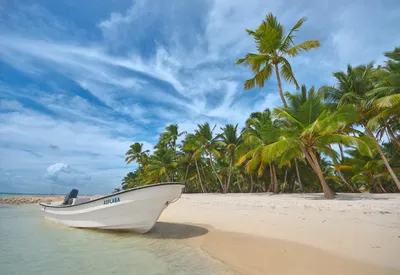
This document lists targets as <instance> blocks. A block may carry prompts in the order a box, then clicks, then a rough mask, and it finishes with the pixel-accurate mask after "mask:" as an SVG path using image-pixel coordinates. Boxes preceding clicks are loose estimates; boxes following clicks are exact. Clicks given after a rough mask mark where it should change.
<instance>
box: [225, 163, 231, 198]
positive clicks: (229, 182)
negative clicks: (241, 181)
mask: <svg viewBox="0 0 400 275" xmlns="http://www.w3.org/2000/svg"><path fill="white" fill-rule="evenodd" d="M232 166H233V158H232V157H231V163H230V164H229V175H228V183H227V185H226V190H225V193H227V192H228V190H229V185H230V184H231V176H232Z"/></svg>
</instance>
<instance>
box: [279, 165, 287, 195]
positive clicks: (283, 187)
mask: <svg viewBox="0 0 400 275" xmlns="http://www.w3.org/2000/svg"><path fill="white" fill-rule="evenodd" d="M287 171H288V169H287V168H286V171H285V180H284V182H283V186H282V190H281V193H284V192H285V188H286V184H287Z"/></svg>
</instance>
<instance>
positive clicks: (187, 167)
mask: <svg viewBox="0 0 400 275" xmlns="http://www.w3.org/2000/svg"><path fill="white" fill-rule="evenodd" d="M190 160H192V159H190ZM189 167H190V162H189V163H188V165H187V166H186V172H185V179H184V182H185V188H186V185H187V182H186V181H187V177H188V174H189Z"/></svg>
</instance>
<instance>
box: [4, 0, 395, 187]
mask: <svg viewBox="0 0 400 275" xmlns="http://www.w3.org/2000/svg"><path fill="white" fill-rule="evenodd" d="M382 3H383V1H358V0H355V1H341V0H338V1H311V0H309V1H296V0H288V1H269V0H236V1H235V0H193V1H184V0H170V1H161V0H160V1H158V0H152V1H150V0H148V1H146V0H136V1H131V0H121V1H119V0H110V1H101V2H99V1H97V0H85V1H82V0H59V1H53V0H35V1H33V0H0V192H26V193H31V192H34V193H50V192H51V193H65V192H67V191H68V190H70V189H71V188H78V189H79V190H80V192H81V193H85V194H100V193H101V194H105V193H109V192H111V191H112V190H113V189H114V187H118V186H120V183H121V180H122V178H123V177H124V175H125V174H126V173H127V172H129V171H132V170H134V169H135V167H136V165H135V164H130V165H126V164H125V162H124V154H125V152H126V151H127V150H128V148H129V146H130V144H132V143H134V142H141V143H143V144H144V148H145V149H150V150H151V149H152V148H153V146H154V144H155V143H156V141H157V139H158V136H159V134H160V133H161V132H162V131H163V129H164V128H165V126H167V125H168V124H171V123H177V124H178V125H179V128H180V131H193V130H194V129H195V128H196V125H197V124H199V123H204V122H210V123H211V124H212V125H214V124H216V125H218V127H217V129H218V128H219V127H221V126H222V125H224V124H226V123H233V124H236V123H239V125H240V126H239V127H242V126H243V123H244V121H245V120H246V118H247V117H248V115H249V114H250V113H251V112H254V111H262V110H264V109H266V108H273V107H276V106H279V104H280V98H279V95H278V93H277V84H276V79H275V77H272V78H271V80H270V81H269V82H268V83H267V84H266V85H265V87H264V88H263V89H259V88H255V89H252V90H250V91H246V92H244V91H243V83H244V81H245V80H246V79H248V78H250V77H251V72H250V71H249V69H248V68H246V67H243V66H237V65H233V64H234V62H235V61H236V60H237V59H238V58H240V57H242V56H243V55H244V54H245V53H248V52H254V51H255V45H254V42H253V41H252V39H251V38H250V37H249V36H248V35H247V33H246V32H245V29H246V28H249V29H254V28H256V27H257V26H258V24H259V23H260V22H261V20H263V19H264V18H265V16H266V15H267V13H269V12H272V13H273V14H274V15H276V16H277V17H278V19H279V20H280V22H281V23H282V24H283V25H284V26H285V27H286V29H289V28H290V27H291V26H293V25H294V24H295V22H296V21H297V20H299V19H300V18H301V17H303V16H307V17H308V21H307V22H306V23H305V24H304V25H303V27H302V29H301V30H300V32H298V34H297V37H296V40H295V41H296V42H302V41H304V40H308V39H318V40H320V42H321V47H320V48H319V49H317V50H313V51H310V52H308V53H305V54H304V55H302V56H299V57H296V58H293V59H291V60H290V61H291V63H292V67H293V70H294V73H295V76H296V78H297V80H298V82H299V83H300V84H306V85H307V86H309V87H311V86H312V85H314V86H316V87H319V86H321V85H325V84H328V85H333V84H334V79H333V77H332V72H334V71H341V70H344V69H345V68H346V66H347V64H352V65H354V66H355V65H359V64H364V63H367V62H370V61H375V62H376V63H377V64H382V63H383V62H384V60H385V58H384V56H383V52H386V51H390V50H392V49H393V48H394V47H395V46H399V45H400V35H399V30H398V23H399V22H400V3H399V1H398V0H394V1H390V0H387V1H384V4H382ZM283 89H284V90H285V91H291V92H294V91H295V89H294V87H293V85H289V84H287V83H283Z"/></svg>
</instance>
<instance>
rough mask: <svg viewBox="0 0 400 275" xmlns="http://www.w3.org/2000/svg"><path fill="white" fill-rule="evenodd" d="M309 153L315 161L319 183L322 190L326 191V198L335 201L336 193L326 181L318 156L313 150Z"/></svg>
mask: <svg viewBox="0 0 400 275" xmlns="http://www.w3.org/2000/svg"><path fill="white" fill-rule="evenodd" d="M308 152H309V153H310V156H311V158H312V160H313V161H314V165H315V168H316V169H317V175H318V178H319V181H320V182H321V186H322V190H323V191H324V196H325V198H327V199H333V198H334V193H333V191H332V189H331V188H330V187H329V185H328V184H327V183H326V181H325V178H324V174H323V173H322V170H321V166H319V162H318V159H317V156H316V155H315V153H314V152H313V150H309V151H308Z"/></svg>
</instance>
